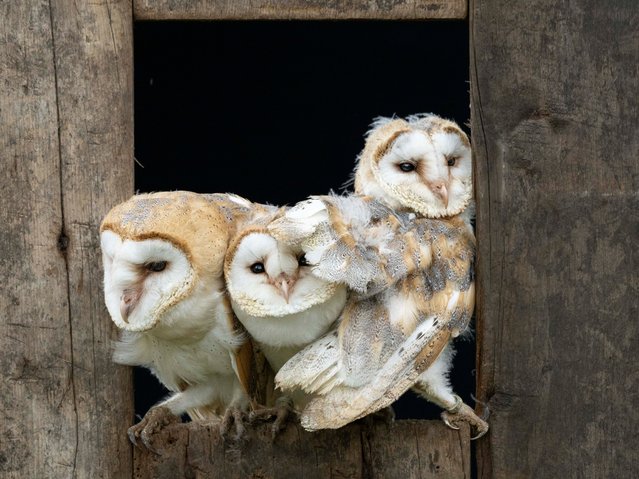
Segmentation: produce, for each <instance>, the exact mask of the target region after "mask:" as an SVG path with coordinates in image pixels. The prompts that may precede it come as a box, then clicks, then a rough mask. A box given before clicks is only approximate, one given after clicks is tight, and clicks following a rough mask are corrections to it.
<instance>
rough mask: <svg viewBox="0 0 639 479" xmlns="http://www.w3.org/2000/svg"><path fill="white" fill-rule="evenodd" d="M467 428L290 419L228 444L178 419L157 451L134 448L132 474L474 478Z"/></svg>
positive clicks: (144, 478) (230, 478) (211, 429)
mask: <svg viewBox="0 0 639 479" xmlns="http://www.w3.org/2000/svg"><path fill="white" fill-rule="evenodd" d="M469 437H470V436H469V430H468V428H462V430H460V431H453V430H451V429H449V428H447V427H446V426H445V425H444V424H443V423H442V422H440V421H398V422H397V423H395V424H393V425H390V426H389V425H387V424H385V423H382V422H377V423H374V424H372V425H368V426H367V425H364V424H360V423H357V424H351V425H349V426H347V427H345V428H343V429H341V430H337V431H330V430H329V431H319V432H315V433H308V432H306V431H304V430H303V429H302V428H301V427H300V426H299V425H293V424H289V425H288V427H287V428H286V429H285V430H284V431H283V432H282V433H281V434H280V435H279V436H278V437H277V438H276V439H275V441H274V442H273V441H271V437H270V425H269V424H263V425H259V426H257V427H255V428H253V427H251V428H249V430H248V436H247V438H246V440H245V441H243V442H241V443H239V444H234V443H227V444H225V443H224V442H223V441H222V440H221V438H220V435H219V433H218V429H217V426H216V425H208V426H207V425H202V424H196V423H189V424H175V425H172V426H169V427H167V428H166V429H165V430H164V431H162V432H161V433H160V434H159V435H158V437H157V438H156V440H155V442H154V444H153V445H154V447H156V448H159V449H160V451H161V454H160V455H157V454H154V453H151V452H148V451H146V450H140V449H136V450H135V459H134V461H135V475H134V477H135V479H152V478H153V479H156V478H167V479H168V478H171V479H180V478H196V477H198V478H199V477H201V478H204V477H224V478H227V479H234V478H238V479H240V478H245V477H260V478H262V479H269V478H274V479H275V478H277V479H287V478H290V479H297V478H308V479H311V478H321V477H344V478H352V479H356V478H380V479H381V478H386V477H406V478H430V477H432V478H435V477H436V478H451V479H452V478H455V479H461V478H470V466H469V464H470V446H469Z"/></svg>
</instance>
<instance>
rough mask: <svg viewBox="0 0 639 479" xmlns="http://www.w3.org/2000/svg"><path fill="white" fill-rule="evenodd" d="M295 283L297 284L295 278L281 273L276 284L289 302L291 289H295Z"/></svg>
mask: <svg viewBox="0 0 639 479" xmlns="http://www.w3.org/2000/svg"><path fill="white" fill-rule="evenodd" d="M294 285H295V279H294V278H290V277H288V276H285V275H281V276H280V277H279V278H277V280H276V281H275V286H276V287H277V289H279V290H280V294H281V295H282V297H283V298H284V300H285V301H286V302H287V303H288V298H289V295H290V294H291V291H292V290H293V286H294Z"/></svg>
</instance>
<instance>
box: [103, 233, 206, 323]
mask: <svg viewBox="0 0 639 479" xmlns="http://www.w3.org/2000/svg"><path fill="white" fill-rule="evenodd" d="M100 242H101V247H102V258H103V264H104V297H105V302H106V305H107V309H108V310H109V314H110V315H111V318H112V319H113V321H114V322H115V324H116V325H117V326H118V327H119V328H121V329H126V330H128V331H146V330H149V329H151V328H153V327H154V326H155V325H156V324H157V323H158V322H159V321H162V322H165V323H166V322H170V321H171V319H172V318H174V317H176V316H180V315H181V314H182V313H184V311H183V310H185V309H190V308H192V307H193V305H189V304H186V303H185V301H184V298H185V296H186V295H187V294H189V293H191V290H192V288H193V285H194V279H195V274H194V271H193V269H192V267H191V264H190V262H189V260H188V258H187V256H186V254H185V253H184V252H183V251H182V250H180V249H179V248H177V247H176V246H174V245H173V244H172V243H170V242H169V241H166V240H163V239H145V240H141V241H132V240H128V239H127V240H124V241H122V239H121V238H120V236H119V235H118V234H116V233H114V232H113V231H109V230H106V231H103V232H102V234H101V237H100ZM190 296H191V297H192V296H194V295H193V294H191V295H190ZM205 307H206V306H205ZM197 309H200V307H198V308H197Z"/></svg>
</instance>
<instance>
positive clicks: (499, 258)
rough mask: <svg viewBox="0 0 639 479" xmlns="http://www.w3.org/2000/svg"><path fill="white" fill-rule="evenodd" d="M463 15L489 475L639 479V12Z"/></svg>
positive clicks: (489, 1)
mask: <svg viewBox="0 0 639 479" xmlns="http://www.w3.org/2000/svg"><path fill="white" fill-rule="evenodd" d="M469 11H470V18H471V50H472V51H471V56H472V59H471V75H472V76H471V97H472V133H473V143H474V147H475V158H476V163H477V175H476V194H477V200H478V214H477V234H478V242H479V261H478V270H479V271H478V278H477V281H478V284H479V287H480V289H479V294H478V299H479V302H480V304H479V307H478V309H479V314H480V327H479V331H478V338H479V373H480V376H479V381H480V399H482V400H484V401H488V404H489V406H490V409H491V411H492V416H491V420H490V423H491V431H490V434H489V436H487V439H486V440H485V441H481V442H480V443H479V464H480V477H482V478H489V477H495V478H524V477H526V478H529V477H535V478H546V477H547V478H567V477H575V478H582V477H593V478H594V477H597V478H598V477H637V476H638V475H639V448H637V447H636V444H638V443H639V442H638V440H637V426H638V422H639V421H638V419H639V413H638V412H637V409H636V406H637V404H639V373H638V372H637V367H636V365H635V363H636V357H637V353H638V352H639V342H638V338H639V335H638V332H637V331H638V320H639V315H638V309H637V304H638V298H639V284H638V274H637V270H638V269H639V261H638V259H639V254H638V249H639V248H638V241H639V95H638V94H637V91H638V90H637V89H638V86H639V34H638V33H637V32H638V30H637V25H638V24H639V4H637V3H636V2H633V1H612V2H600V1H597V0H573V1H559V2H557V1H554V0H531V1H526V2H505V1H497V0H473V1H471V2H470V8H469Z"/></svg>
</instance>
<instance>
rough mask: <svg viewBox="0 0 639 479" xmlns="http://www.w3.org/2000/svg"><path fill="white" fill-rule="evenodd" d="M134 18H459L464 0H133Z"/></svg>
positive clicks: (464, 16)
mask: <svg viewBox="0 0 639 479" xmlns="http://www.w3.org/2000/svg"><path fill="white" fill-rule="evenodd" d="M134 9H135V18H136V20H349V19H386V20H399V19H405V20H418V19H463V18H466V12H467V1H466V0H376V1H372V0H332V1H328V2H327V1H319V0H310V1H309V0H283V1H280V0H221V1H220V0H195V1H193V0H135V1H134Z"/></svg>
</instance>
